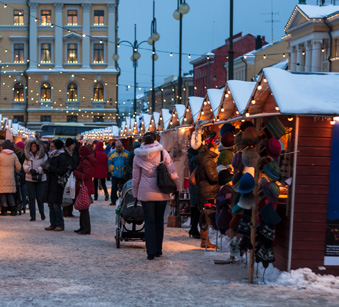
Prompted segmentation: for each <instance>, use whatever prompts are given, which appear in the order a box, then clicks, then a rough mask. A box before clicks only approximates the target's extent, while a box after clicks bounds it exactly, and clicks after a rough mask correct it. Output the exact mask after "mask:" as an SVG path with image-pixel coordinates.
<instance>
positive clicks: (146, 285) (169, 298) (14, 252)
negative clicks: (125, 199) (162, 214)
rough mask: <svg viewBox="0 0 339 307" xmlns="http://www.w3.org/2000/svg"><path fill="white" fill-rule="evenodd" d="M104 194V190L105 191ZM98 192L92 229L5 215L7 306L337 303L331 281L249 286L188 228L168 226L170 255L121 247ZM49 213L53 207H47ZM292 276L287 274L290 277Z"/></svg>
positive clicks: (2, 295)
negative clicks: (53, 227)
mask: <svg viewBox="0 0 339 307" xmlns="http://www.w3.org/2000/svg"><path fill="white" fill-rule="evenodd" d="M101 193H102V192H101ZM108 204H109V202H104V201H103V195H100V196H99V201H96V202H95V203H94V204H93V205H91V208H90V215H91V223H92V234H91V235H87V236H86V235H84V236H81V235H78V234H76V233H74V232H73V230H74V229H77V228H78V226H79V225H78V224H79V218H78V216H79V213H78V212H75V214H76V215H77V218H66V219H65V231H64V232H54V231H45V230H44V227H46V226H49V223H48V219H47V220H45V221H41V220H39V218H38V217H39V214H37V221H36V222H29V214H28V213H26V214H24V215H21V216H15V217H13V216H0V246H1V249H0V306H51V305H55V306H208V305H209V306H322V307H324V306H338V305H339V288H336V287H337V285H339V281H338V284H336V282H337V280H336V279H335V280H334V282H332V286H330V287H329V288H325V287H318V288H317V287H310V286H308V285H307V284H306V285H303V286H302V287H300V286H298V285H296V283H293V282H291V283H285V284H286V285H279V283H274V282H273V283H270V284H266V285H249V284H247V283H246V282H245V281H244V280H245V278H247V277H248V269H247V268H244V266H243V264H231V265H215V264H214V262H213V260H214V259H223V258H225V257H226V255H225V254H223V253H220V252H218V253H215V252H214V251H209V252H205V251H204V250H202V249H201V248H200V247H199V245H200V241H199V240H194V239H191V238H189V237H188V235H187V232H188V229H187V228H168V227H166V226H165V240H164V249H163V253H164V255H163V256H162V257H161V258H156V259H155V260H154V261H149V260H147V259H146V252H145V248H144V243H142V242H137V241H136V242H122V243H121V248H120V249H117V248H116V247H115V239H114V233H115V226H114V219H115V217H114V211H115V207H111V206H109V205H108ZM45 210H46V212H48V208H47V206H46V207H45ZM285 281H286V278H285Z"/></svg>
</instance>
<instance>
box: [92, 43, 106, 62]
mask: <svg viewBox="0 0 339 307" xmlns="http://www.w3.org/2000/svg"><path fill="white" fill-rule="evenodd" d="M93 51H94V52H93V54H94V56H93V63H104V44H93Z"/></svg>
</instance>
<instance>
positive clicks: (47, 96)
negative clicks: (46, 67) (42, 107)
mask: <svg viewBox="0 0 339 307" xmlns="http://www.w3.org/2000/svg"><path fill="white" fill-rule="evenodd" d="M40 101H51V85H50V84H49V83H48V82H44V83H42V84H41V88H40Z"/></svg>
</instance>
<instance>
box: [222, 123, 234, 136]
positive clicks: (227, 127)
mask: <svg viewBox="0 0 339 307" xmlns="http://www.w3.org/2000/svg"><path fill="white" fill-rule="evenodd" d="M226 132H232V133H233V132H235V127H234V126H233V125H232V124H229V123H228V124H224V125H223V126H222V127H221V129H220V135H221V136H222V135H224V134H225V133H226Z"/></svg>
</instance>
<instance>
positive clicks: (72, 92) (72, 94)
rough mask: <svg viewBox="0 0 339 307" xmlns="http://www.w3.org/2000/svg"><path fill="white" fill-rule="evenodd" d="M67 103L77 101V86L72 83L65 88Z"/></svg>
mask: <svg viewBox="0 0 339 307" xmlns="http://www.w3.org/2000/svg"><path fill="white" fill-rule="evenodd" d="M67 101H78V86H77V85H76V84H75V83H73V82H72V83H70V84H68V86H67Z"/></svg>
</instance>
